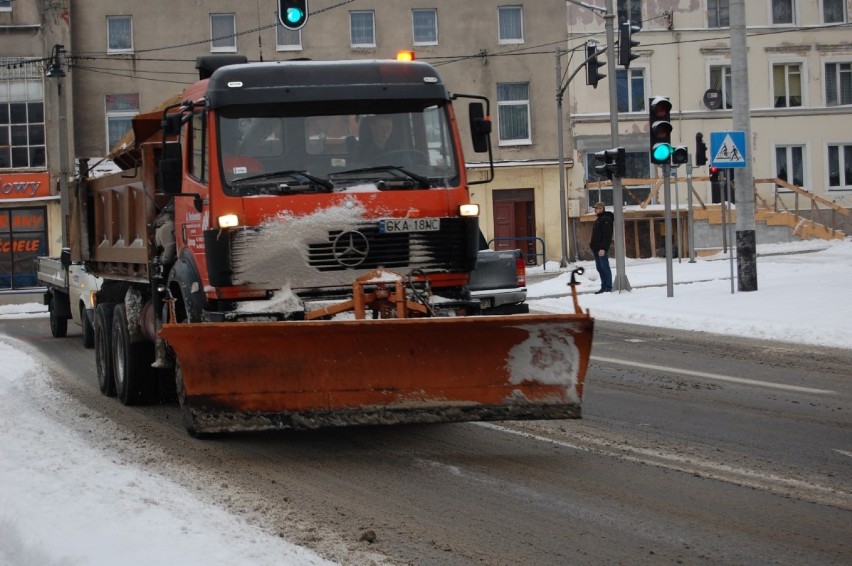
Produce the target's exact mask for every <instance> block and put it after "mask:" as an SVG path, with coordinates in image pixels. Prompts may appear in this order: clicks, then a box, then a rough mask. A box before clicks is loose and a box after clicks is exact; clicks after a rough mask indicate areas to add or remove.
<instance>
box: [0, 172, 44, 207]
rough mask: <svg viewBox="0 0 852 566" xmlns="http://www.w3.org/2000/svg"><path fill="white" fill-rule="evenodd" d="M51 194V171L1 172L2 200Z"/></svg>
mask: <svg viewBox="0 0 852 566" xmlns="http://www.w3.org/2000/svg"><path fill="white" fill-rule="evenodd" d="M48 196H50V173H6V174H0V201H3V200H11V199H14V200H20V199H32V198H39V197H48Z"/></svg>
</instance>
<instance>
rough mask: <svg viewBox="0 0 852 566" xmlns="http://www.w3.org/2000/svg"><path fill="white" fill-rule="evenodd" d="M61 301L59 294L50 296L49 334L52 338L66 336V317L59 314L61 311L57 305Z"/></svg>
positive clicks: (54, 293)
mask: <svg viewBox="0 0 852 566" xmlns="http://www.w3.org/2000/svg"><path fill="white" fill-rule="evenodd" d="M61 300H62V299H61V298H60V297H59V293H56V292H53V293H51V294H50V333H51V334H52V335H53V337H54V338H65V335H66V334H68V317H67V316H62V315H60V314H59V313H60V312H61V310H62V309H61V306H60V304H59V301H61Z"/></svg>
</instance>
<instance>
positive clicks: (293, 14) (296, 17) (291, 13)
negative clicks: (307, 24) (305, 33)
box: [287, 8, 305, 24]
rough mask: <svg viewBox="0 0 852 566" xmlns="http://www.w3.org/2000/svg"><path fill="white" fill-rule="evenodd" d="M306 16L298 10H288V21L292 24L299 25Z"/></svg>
mask: <svg viewBox="0 0 852 566" xmlns="http://www.w3.org/2000/svg"><path fill="white" fill-rule="evenodd" d="M304 16H305V15H304V14H303V13H302V11H301V10H300V9H298V8H287V21H288V22H290V23H291V24H297V23H299V22H300V21H302V18H303V17H304Z"/></svg>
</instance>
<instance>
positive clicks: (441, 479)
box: [0, 318, 852, 565]
mask: <svg viewBox="0 0 852 566" xmlns="http://www.w3.org/2000/svg"><path fill="white" fill-rule="evenodd" d="M0 332H3V333H6V334H9V335H11V336H14V337H17V338H19V339H22V340H24V341H26V342H28V343H29V344H30V345H32V346H33V347H34V348H35V349H36V350H37V351H39V352H41V353H42V354H43V358H44V360H45V362H46V363H47V364H49V365H50V367H51V368H53V371H54V372H55V374H56V376H57V379H56V384H57V387H58V388H60V389H62V390H64V391H66V392H67V393H69V394H70V396H71V397H72V399H73V400H74V402H75V403H77V404H79V405H81V406H82V409H75V410H63V409H61V408H59V407H56V408H54V409H52V412H53V414H54V415H55V417H56V418H57V419H59V420H61V421H63V422H64V423H66V424H67V425H68V426H69V427H72V428H75V429H77V430H79V431H81V432H83V433H84V434H86V435H87V437H88V438H90V439H91V441H92V443H93V444H96V445H99V446H101V447H103V449H104V450H109V451H112V452H113V453H114V454H115V458H117V459H120V460H123V461H127V462H128V463H132V464H135V465H138V466H141V467H143V468H146V469H150V470H151V471H152V472H154V473H158V474H162V475H164V476H166V477H169V478H170V479H173V480H174V481H176V482H178V483H180V484H182V485H185V486H186V487H188V488H190V489H192V490H193V491H194V492H196V493H198V494H199V497H202V498H204V499H206V500H209V501H211V502H213V503H215V504H217V505H220V506H222V507H224V508H226V509H228V510H229V511H231V512H233V513H236V514H239V515H241V516H243V517H244V518H245V519H246V520H247V521H249V522H251V523H253V524H256V525H258V526H259V527H261V528H263V529H265V530H267V531H269V532H272V533H275V534H277V535H280V536H283V537H286V538H287V539H289V540H292V541H294V542H296V543H298V544H302V545H304V546H308V547H311V548H313V549H315V550H317V551H318V552H320V553H321V554H323V555H324V556H326V557H328V558H330V559H332V560H336V561H338V562H340V563H344V564H365V563H388V564H436V565H437V564H441V565H452V564H460V565H461V564H488V565H501V564H537V565H538V564H596V565H597V564H714V565H715V564H749V565H751V564H797V565H800V564H809V565H818V564H844V565H845V564H849V563H852V542H851V541H852V527H851V526H850V525H852V371H850V369H849V368H850V367H852V351H850V350H843V351H829V350H815V349H814V348H811V347H808V348H797V347H793V346H790V345H778V344H770V343H766V342H756V341H748V340H742V339H726V338H722V337H713V336H709V335H702V334H690V333H683V332H676V333H675V332H666V331H660V330H656V329H652V328H644V327H636V326H624V325H613V324H607V323H600V322H599V323H598V326H597V332H596V339H595V345H594V350H593V359H592V366H591V368H590V371H589V375H588V376H587V389H586V396H585V400H584V419H583V420H580V421H551V422H530V423H517V422H513V423H490V424H484V423H468V424H452V425H430V426H409V427H387V428H357V429H345V430H331V431H318V432H307V433H305V432H298V433H276V434H254V435H233V436H228V437H224V438H220V439H216V440H210V441H198V440H194V439H191V438H189V437H188V436H187V435H186V434H185V432H184V430H183V427H182V425H181V423H180V417H179V415H178V410H177V406H176V405H175V404H164V405H159V406H153V407H141V408H132V407H123V406H121V405H120V404H118V402H117V401H116V400H115V399H107V398H105V397H102V396H100V394H99V393H98V390H97V382H96V378H95V370H94V353H93V351H91V350H84V349H83V348H82V347H81V337H80V335H79V334H75V333H76V332H78V330H77V329H76V328H69V336H68V337H67V338H65V339H61V340H56V339H53V338H51V337H50V332H49V329H48V324H47V319H46V318H41V319H31V320H0ZM371 541H372V542H371Z"/></svg>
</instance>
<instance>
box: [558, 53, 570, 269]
mask: <svg viewBox="0 0 852 566" xmlns="http://www.w3.org/2000/svg"><path fill="white" fill-rule="evenodd" d="M563 93H564V90H563V89H562V50H561V49H559V48H558V47H557V48H556V132H557V135H556V140H557V142H556V151H558V152H559V220H560V228H561V230H562V234H561V236H562V240H561V243H562V258H561V259H560V260H559V267H562V268H565V267H568V225H567V222H568V206H567V197H566V196H565V155H564V154H565V147H564V137H563V133H562V121H563V120H562V95H563Z"/></svg>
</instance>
